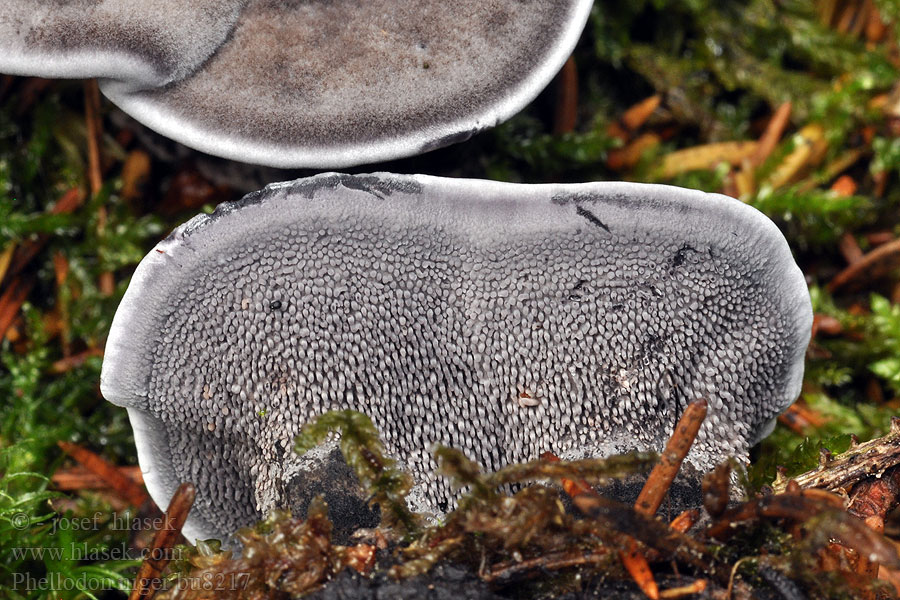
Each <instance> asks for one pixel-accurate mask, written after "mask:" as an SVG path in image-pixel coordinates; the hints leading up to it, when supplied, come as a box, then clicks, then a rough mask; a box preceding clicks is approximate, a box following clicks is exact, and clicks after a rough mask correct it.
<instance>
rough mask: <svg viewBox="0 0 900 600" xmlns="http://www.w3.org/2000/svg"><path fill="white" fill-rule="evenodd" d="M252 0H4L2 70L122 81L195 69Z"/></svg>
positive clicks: (146, 82) (145, 83)
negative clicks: (72, 0)
mask: <svg viewBox="0 0 900 600" xmlns="http://www.w3.org/2000/svg"><path fill="white" fill-rule="evenodd" d="M245 3H246V0H192V1H191V2H182V1H179V0H175V1H173V0H142V1H141V2H132V1H130V0H78V1H75V2H63V1H60V0H54V1H51V2H47V1H46V0H4V2H3V6H2V7H0V73H8V74H12V75H34V76H38V77H72V78H82V77H84V78H88V77H104V78H108V79H110V80H115V81H117V82H118V84H117V85H119V86H121V88H122V89H132V90H133V89H142V88H146V87H156V86H162V85H165V84H167V83H170V82H172V81H175V80H178V79H181V78H183V77H185V76H187V75H189V74H190V73H193V72H194V71H195V70H196V69H197V68H198V67H199V66H200V65H201V64H202V63H203V62H204V61H205V60H206V59H208V58H209V57H210V56H211V55H212V54H213V52H215V51H216V49H217V48H219V47H220V46H221V45H222V43H223V42H224V41H225V39H226V38H227V37H228V34H229V32H230V31H231V30H232V29H233V28H234V25H235V23H236V22H237V19H238V16H239V15H240V11H241V8H242V7H243V5H244V4H245Z"/></svg>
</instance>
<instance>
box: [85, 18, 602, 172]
mask: <svg viewBox="0 0 900 600" xmlns="http://www.w3.org/2000/svg"><path fill="white" fill-rule="evenodd" d="M591 4H592V2H591V0H541V1H538V2H529V3H527V4H523V3H522V2H520V1H519V0H456V1H454V2H446V1H444V0H441V1H434V0H432V1H430V2H415V3H411V2H396V0H368V1H367V2H363V3H360V2H348V1H346V0H344V1H339V2H322V1H316V2H299V3H298V2H292V3H283V2H273V1H271V0H255V1H251V2H250V3H249V4H248V6H247V8H246V9H245V10H244V12H243V14H242V15H241V19H240V21H239V22H238V24H237V26H236V27H235V30H234V32H233V33H232V35H231V37H230V39H229V40H228V42H227V43H225V44H224V45H223V46H222V47H221V48H220V49H219V51H218V52H216V54H215V56H213V57H212V58H211V59H210V60H209V62H208V63H207V64H205V65H204V66H203V68H202V69H200V70H198V71H197V72H196V73H195V74H194V75H193V76H191V77H188V78H185V79H184V80H182V81H180V82H178V83H176V84H173V85H171V86H168V87H166V88H162V89H153V90H146V91H140V92H131V91H129V90H121V89H120V88H119V86H118V85H116V84H112V83H110V84H106V85H104V86H103V91H104V93H105V94H106V95H107V96H109V98H110V99H111V100H112V101H113V102H115V103H116V104H118V105H119V106H120V107H122V109H123V110H125V111H126V112H128V113H129V114H131V115H132V116H133V117H135V118H136V119H137V120H139V121H141V122H143V123H144V124H146V125H147V126H149V127H151V128H152V129H156V130H157V131H159V132H160V133H162V134H164V135H166V136H169V137H171V138H173V139H176V140H178V141H180V142H182V143H184V144H186V145H188V146H192V147H194V148H197V149H199V150H202V151H204V152H208V153H210V154H216V155H219V156H225V157H227V158H232V159H235V160H241V161H244V162H252V163H261V164H267V165H271V166H279V167H295V166H303V167H317V168H321V167H326V168H335V167H345V166H350V165H356V164H362V163H368V162H377V161H383V160H387V159H392V158H399V157H403V156H410V155H414V154H419V153H421V152H425V151H427V150H432V149H435V148H439V147H442V146H447V145H450V144H452V143H455V142H460V141H463V140H465V139H468V138H469V137H471V136H472V135H473V134H474V133H476V132H478V131H480V130H482V129H486V128H489V127H493V126H494V125H496V124H497V123H498V122H500V121H503V120H505V119H508V118H509V117H511V116H512V115H514V114H515V113H516V112H518V111H519V110H520V109H521V108H522V107H524V106H525V105H526V104H527V103H528V102H530V101H531V100H532V99H533V98H534V97H535V96H536V95H537V94H538V92H540V90H541V89H543V87H544V86H545V85H546V84H547V83H549V81H550V80H551V79H552V78H553V76H554V75H555V74H556V72H557V71H558V70H559V69H560V67H562V65H563V63H564V62H565V60H566V58H567V57H568V56H569V54H570V53H571V52H572V49H573V48H574V47H575V43H576V42H577V40H578V37H579V35H580V34H581V31H582V29H583V28H584V25H585V22H586V20H587V17H588V13H589V12H590V7H591Z"/></svg>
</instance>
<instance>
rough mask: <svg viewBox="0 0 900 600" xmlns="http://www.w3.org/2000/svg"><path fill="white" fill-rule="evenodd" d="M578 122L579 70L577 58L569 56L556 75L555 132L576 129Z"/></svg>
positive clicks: (560, 132) (567, 131) (559, 132)
mask: <svg viewBox="0 0 900 600" xmlns="http://www.w3.org/2000/svg"><path fill="white" fill-rule="evenodd" d="M577 122H578V70H577V69H576V67H575V59H574V58H573V57H571V56H570V57H569V59H568V60H567V61H566V62H565V64H564V65H563V67H562V70H560V72H559V75H557V76H556V110H555V112H554V115H553V133H555V134H556V135H560V134H563V133H569V132H571V131H575V124H576V123H577Z"/></svg>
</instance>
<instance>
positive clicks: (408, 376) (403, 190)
mask: <svg viewBox="0 0 900 600" xmlns="http://www.w3.org/2000/svg"><path fill="white" fill-rule="evenodd" d="M811 323H812V311H811V306H810V300H809V294H808V291H807V288H806V284H805V282H804V279H803V276H802V274H801V272H800V270H799V269H798V268H797V266H796V264H795V263H794V261H793V258H792V257H791V253H790V250H789V248H788V246H787V243H786V242H785V240H784V238H783V237H782V235H781V233H780V232H779V231H778V229H777V228H776V226H775V225H774V224H773V223H772V222H771V221H769V220H768V219H767V218H766V217H764V216H763V215H762V214H761V213H759V212H758V211H756V210H755V209H753V208H751V207H749V206H747V205H745V204H743V203H741V202H739V201H737V200H734V199H732V198H728V197H725V196H720V195H717V194H705V193H702V192H697V191H693V190H685V189H681V188H675V187H669V186H660V185H646V184H632V183H587V184H546V185H522V184H506V183H496V182H489V181H478V180H452V179H442V178H437V177H429V176H422V175H414V176H405V175H391V174H384V173H382V174H375V175H360V176H349V175H340V174H334V173H328V174H323V175H319V176H316V177H312V178H308V179H300V180H297V181H293V182H286V183H279V184H273V185H270V186H268V187H267V188H265V189H264V190H262V191H260V192H256V193H253V194H249V195H248V196H246V197H244V198H243V199H242V200H240V201H238V202H234V203H227V204H224V205H222V206H220V207H219V208H218V209H217V210H216V211H215V212H214V213H213V214H212V215H199V216H197V217H195V218H194V219H192V220H191V221H189V222H187V223H185V224H184V225H182V226H181V227H179V228H177V229H176V230H175V231H174V232H173V233H172V234H171V235H170V236H169V237H168V238H167V239H165V240H164V241H162V242H160V243H159V244H158V245H157V247H156V248H155V249H154V250H153V251H151V252H150V253H149V254H148V255H147V257H146V258H145V259H144V260H143V262H142V263H141V264H140V266H139V267H138V269H137V271H136V272H135V275H134V278H133V280H132V282H131V285H130V287H129V289H128V291H127V292H126V294H125V297H124V299H123V301H122V304H121V305H120V307H119V310H118V312H117V314H116V317H115V320H114V322H113V326H112V331H111V333H110V337H109V340H108V342H107V347H106V354H105V359H104V364H103V373H102V378H101V379H102V380H101V387H102V391H103V394H104V396H105V397H106V398H107V399H108V400H110V401H111V402H113V403H115V404H118V405H121V406H125V407H127V408H128V412H129V416H130V418H131V421H132V425H133V427H134V431H135V440H136V444H137V447H138V456H139V460H140V462H141V466H142V469H143V470H144V471H145V475H144V478H145V481H146V482H147V486H148V489H149V491H150V493H151V495H153V497H154V499H155V500H156V501H157V502H158V503H159V504H161V505H165V503H166V502H167V500H168V498H169V497H170V496H171V494H172V493H173V492H174V490H175V488H176V486H177V484H178V483H179V482H180V481H192V482H193V483H195V484H196V485H197V489H198V497H197V502H196V505H195V509H194V513H193V514H192V516H191V517H190V519H189V520H188V524H187V525H186V528H185V532H186V535H187V536H188V537H189V538H203V537H224V536H226V535H227V534H229V533H230V532H231V531H233V530H234V529H236V528H237V527H238V526H241V525H246V524H248V523H251V522H254V521H255V520H257V519H258V518H259V517H260V516H261V515H262V514H263V513H265V512H266V511H268V510H270V509H272V508H275V507H279V506H287V507H294V508H298V509H299V508H300V504H302V502H304V501H308V499H309V498H308V497H307V496H308V495H309V493H308V490H307V487H308V486H307V485H306V482H307V481H319V482H322V481H326V482H329V483H331V481H330V480H329V478H330V477H333V475H330V474H331V473H336V472H337V471H335V469H336V467H335V464H334V463H335V461H336V459H335V453H334V451H333V448H332V449H329V448H324V449H323V450H322V452H318V453H317V452H315V451H314V452H311V453H308V454H307V455H304V456H303V457H302V458H301V457H298V456H296V455H294V454H293V453H292V451H291V449H292V445H293V441H292V440H293V438H294V436H295V435H296V434H297V433H298V432H299V431H300V428H301V427H302V426H303V425H304V423H306V422H307V421H309V420H310V419H311V418H312V417H314V416H315V415H318V414H321V413H323V412H325V411H328V410H332V409H354V410H358V411H361V412H364V413H366V414H368V415H370V416H371V417H372V419H373V421H374V422H375V424H376V426H377V427H378V428H379V430H380V431H381V432H382V436H383V439H384V442H385V446H386V448H387V450H388V452H389V453H390V454H391V455H392V456H393V457H394V458H396V459H397V460H399V461H400V463H401V464H402V465H405V466H406V467H407V468H408V469H409V470H410V472H411V473H412V474H413V476H414V478H415V481H416V485H415V487H414V488H413V492H412V494H411V496H410V501H411V503H412V504H413V507H414V508H417V509H420V510H425V511H430V512H435V513H440V512H442V511H444V510H446V508H447V507H448V506H449V504H448V503H449V502H450V501H451V500H452V498H453V494H452V492H451V490H450V489H449V487H448V484H447V483H446V482H445V481H443V480H441V479H439V478H437V477H436V476H435V475H434V474H433V466H434V465H433V463H432V458H431V456H430V454H429V448H430V447H431V445H432V444H433V443H435V442H438V443H441V444H445V445H449V446H452V447H456V448H460V449H462V450H463V451H465V452H466V453H467V454H468V455H469V456H471V457H472V458H473V459H475V460H476V461H478V462H479V463H481V464H482V465H483V466H485V467H486V468H489V469H496V468H498V467H500V466H502V465H504V464H507V463H511V462H515V461H521V460H527V459H532V458H537V457H538V456H539V455H540V454H541V453H542V452H544V451H551V452H553V453H555V454H557V455H559V456H561V457H563V458H581V457H586V456H608V455H611V454H614V453H618V452H622V451H627V450H631V449H655V450H659V449H661V447H662V445H663V444H664V443H665V441H666V439H667V438H668V436H669V434H670V433H671V431H672V428H673V427H674V424H675V422H676V421H677V419H678V418H679V416H680V414H681V411H682V410H683V409H684V407H685V406H686V405H687V404H688V403H689V402H691V401H692V400H695V399H697V398H700V397H703V398H706V399H707V400H708V402H709V417H708V418H707V420H706V422H705V423H704V425H703V427H702V428H701V430H700V434H699V437H698V441H697V443H696V444H695V446H694V448H693V449H692V451H691V454H690V455H689V456H688V462H690V463H692V464H694V465H695V466H698V467H701V468H708V467H711V466H712V465H713V464H714V463H715V462H716V461H717V460H719V459H721V458H722V457H725V456H728V455H737V456H745V455H746V452H747V450H748V448H749V446H750V445H751V444H753V443H754V442H755V441H756V440H757V439H758V438H760V437H761V436H762V435H764V434H765V433H766V431H767V429H768V427H769V426H770V424H771V423H772V420H773V419H774V417H775V416H776V415H777V414H778V413H779V412H780V411H782V410H783V409H784V408H785V407H786V406H788V405H789V404H790V403H791V402H792V401H793V400H794V398H795V397H796V396H797V394H798V393H799V390H800V383H801V379H802V372H803V356H804V351H805V348H806V344H807V342H808V339H809V332H810V327H811ZM523 390H526V391H528V396H532V397H534V398H538V399H539V402H530V401H526V402H523V396H522V393H523ZM344 468H346V465H344Z"/></svg>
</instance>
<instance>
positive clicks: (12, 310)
mask: <svg viewBox="0 0 900 600" xmlns="http://www.w3.org/2000/svg"><path fill="white" fill-rule="evenodd" d="M33 287H34V279H32V278H30V277H26V278H19V277H17V278H15V279H13V280H12V282H10V284H9V287H7V288H6V289H5V290H3V294H2V295H0V338H2V337H3V336H5V335H6V332H7V330H9V328H10V326H12V324H13V321H15V319H16V315H18V314H19V309H20V308H22V304H23V303H24V302H25V299H26V298H27V297H28V294H29V293H30V292H31V288H33Z"/></svg>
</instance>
